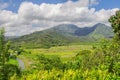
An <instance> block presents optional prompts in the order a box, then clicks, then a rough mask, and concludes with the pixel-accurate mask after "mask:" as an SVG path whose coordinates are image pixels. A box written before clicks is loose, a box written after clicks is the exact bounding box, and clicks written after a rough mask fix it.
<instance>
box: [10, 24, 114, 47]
mask: <svg viewBox="0 0 120 80" xmlns="http://www.w3.org/2000/svg"><path fill="white" fill-rule="evenodd" d="M112 36H113V32H112V28H111V27H109V26H106V25H104V24H101V23H98V24H96V25H94V26H93V27H84V28H79V27H78V26H76V25H74V24H60V25H58V26H55V27H52V28H50V29H46V30H43V31H37V32H34V33H31V34H28V35H24V36H21V37H19V38H15V39H12V41H13V43H14V44H20V45H22V46H26V45H27V47H28V46H29V47H45V48H49V47H50V46H62V45H68V44H71V43H79V42H94V41H98V40H100V39H101V38H110V37H112Z"/></svg>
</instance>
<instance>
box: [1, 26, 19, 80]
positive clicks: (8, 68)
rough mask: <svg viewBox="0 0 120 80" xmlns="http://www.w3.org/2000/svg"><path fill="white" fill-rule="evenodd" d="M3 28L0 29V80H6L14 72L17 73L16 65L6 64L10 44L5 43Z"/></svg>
mask: <svg viewBox="0 0 120 80" xmlns="http://www.w3.org/2000/svg"><path fill="white" fill-rule="evenodd" d="M4 33H5V30H4V28H1V29H0V80H8V79H9V77H10V76H12V75H13V74H14V73H15V72H19V69H18V67H17V66H16V65H12V64H8V61H9V59H10V53H9V49H10V42H6V41H5V36H4Z"/></svg>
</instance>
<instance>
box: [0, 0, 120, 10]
mask: <svg viewBox="0 0 120 80" xmlns="http://www.w3.org/2000/svg"><path fill="white" fill-rule="evenodd" d="M25 1H28V2H32V3H35V4H42V3H49V4H57V3H65V2H67V1H68V0H0V3H8V7H6V8H5V9H6V10H11V11H13V12H17V11H18V8H19V6H20V4H21V3H22V2H25ZM71 1H73V2H75V1H78V0H71ZM97 1H98V2H99V4H98V5H94V6H90V8H91V7H94V8H95V9H96V10H100V9H112V8H120V0H97Z"/></svg>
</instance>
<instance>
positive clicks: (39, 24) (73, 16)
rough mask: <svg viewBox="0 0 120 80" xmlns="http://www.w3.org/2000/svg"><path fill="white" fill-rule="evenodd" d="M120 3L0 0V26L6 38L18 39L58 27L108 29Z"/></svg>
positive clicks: (111, 0) (102, 0)
mask: <svg viewBox="0 0 120 80" xmlns="http://www.w3.org/2000/svg"><path fill="white" fill-rule="evenodd" d="M119 4H120V0H0V27H3V26H4V27H5V29H6V35H8V36H16V35H17V36H21V35H25V34H29V33H32V32H34V31H40V30H44V29H47V28H50V27H54V26H56V25H59V24H75V25H77V26H78V27H91V26H93V25H95V24H97V23H103V24H106V25H109V26H110V23H109V22H108V19H109V17H110V16H112V15H114V14H115V12H116V11H117V10H119V9H120V5H119Z"/></svg>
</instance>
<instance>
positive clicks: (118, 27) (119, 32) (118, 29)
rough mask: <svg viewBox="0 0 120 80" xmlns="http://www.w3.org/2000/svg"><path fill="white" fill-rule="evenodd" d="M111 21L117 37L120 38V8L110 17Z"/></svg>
mask: <svg viewBox="0 0 120 80" xmlns="http://www.w3.org/2000/svg"><path fill="white" fill-rule="evenodd" d="M109 22H110V23H111V26H112V28H113V31H114V33H115V39H116V40H120V10H118V11H116V14H115V15H113V16H111V17H110V19H109Z"/></svg>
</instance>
